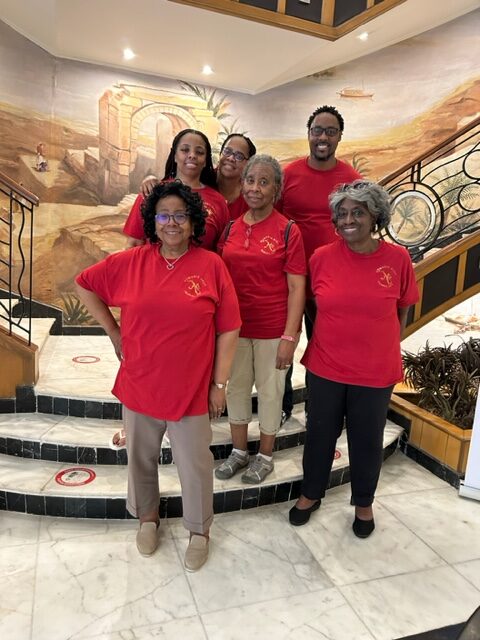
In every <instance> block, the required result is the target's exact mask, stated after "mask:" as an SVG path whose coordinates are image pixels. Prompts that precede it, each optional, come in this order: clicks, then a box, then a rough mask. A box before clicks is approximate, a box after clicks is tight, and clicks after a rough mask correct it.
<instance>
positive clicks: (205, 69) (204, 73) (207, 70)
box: [202, 64, 213, 76]
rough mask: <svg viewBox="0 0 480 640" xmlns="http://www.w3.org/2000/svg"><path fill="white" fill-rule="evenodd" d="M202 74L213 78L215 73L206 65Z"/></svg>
mask: <svg viewBox="0 0 480 640" xmlns="http://www.w3.org/2000/svg"><path fill="white" fill-rule="evenodd" d="M202 73H203V75H204V76H211V75H212V73H213V69H212V67H211V66H210V65H209V64H204V65H203V69H202Z"/></svg>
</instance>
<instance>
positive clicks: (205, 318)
mask: <svg viewBox="0 0 480 640" xmlns="http://www.w3.org/2000/svg"><path fill="white" fill-rule="evenodd" d="M205 219H206V213H205V211H204V208H203V206H202V201H201V199H200V197H199V196H198V195H197V194H196V193H194V192H193V191H192V190H191V189H190V188H189V187H187V186H185V185H183V184H182V183H180V182H163V183H160V184H158V185H157V186H156V187H155V188H154V189H153V192H152V193H151V195H150V196H149V197H148V198H147V200H146V202H145V206H144V208H143V222H144V230H145V236H146V238H147V239H148V240H149V242H148V243H146V244H144V245H142V246H139V247H136V248H133V249H131V250H129V251H122V252H119V253H114V254H112V255H110V256H108V257H107V258H106V259H105V260H102V261H101V262H99V263H98V264H96V265H93V266H92V267H89V268H88V269H86V270H85V271H83V272H82V273H81V274H80V275H79V276H78V277H77V290H78V295H79V298H80V299H81V300H82V302H83V303H84V304H85V306H86V307H87V308H88V310H89V312H90V313H91V315H92V316H93V317H94V318H95V319H96V320H97V321H98V322H99V323H100V324H101V325H102V326H103V328H104V329H105V331H106V332H107V335H108V336H109V337H110V339H111V341H112V343H113V346H114V348H115V352H116V354H117V356H118V358H119V360H120V369H119V371H118V374H117V378H116V380H115V385H114V388H113V394H114V395H115V396H116V397H117V398H118V399H119V400H120V401H121V402H122V403H123V419H124V423H125V426H126V429H127V432H128V440H127V450H128V498H127V509H128V511H129V512H130V513H131V514H132V515H133V516H135V517H137V518H139V520H140V528H139V531H138V533H137V538H136V540H137V547H138V550H139V552H140V553H141V554H142V555H147V556H148V555H151V554H152V553H153V552H154V551H155V549H156V548H157V545H158V526H159V501H160V498H159V486H158V459H159V455H160V451H161V444H162V438H163V435H164V433H165V431H167V432H168V436H169V440H170V444H171V448H172V455H173V459H174V461H175V465H176V467H177V469H178V474H179V477H180V483H181V486H182V501H183V520H184V525H185V527H186V528H187V529H188V530H189V531H190V543H189V546H188V548H187V551H186V555H185V567H186V568H187V570H189V571H195V570H197V569H199V568H200V567H201V566H202V564H203V563H204V562H205V561H206V559H207V555H208V532H209V528H210V525H211V522H212V519H213V481H212V477H213V457H212V454H211V452H210V448H209V446H210V443H211V436H212V431H211V427H210V419H209V416H210V417H218V416H220V415H221V414H222V412H223V410H224V408H225V385H226V382H227V379H228V377H229V374H230V368H231V364H232V360H233V356H234V353H235V347H236V343H237V338H238V328H239V326H240V315H239V309H238V302H237V297H236V294H235V290H234V288H233V284H232V280H231V278H230V276H229V274H228V271H227V269H226V268H225V265H224V264H223V262H222V260H221V259H220V257H219V256H217V255H216V254H215V253H213V252H211V251H205V250H204V249H201V248H199V246H198V245H199V244H200V241H201V238H202V235H203V234H204V232H205ZM110 307H120V311H121V322H120V325H119V324H118V323H117V322H116V320H115V318H114V317H113V315H112V313H111V312H110Z"/></svg>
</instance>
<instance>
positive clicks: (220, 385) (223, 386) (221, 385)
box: [212, 380, 227, 389]
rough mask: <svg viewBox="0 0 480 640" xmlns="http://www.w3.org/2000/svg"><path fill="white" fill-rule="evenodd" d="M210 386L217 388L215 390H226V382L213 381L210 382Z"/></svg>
mask: <svg viewBox="0 0 480 640" xmlns="http://www.w3.org/2000/svg"><path fill="white" fill-rule="evenodd" d="M212 384H213V385H214V386H215V387H217V389H226V388H227V383H226V382H215V381H214V380H212Z"/></svg>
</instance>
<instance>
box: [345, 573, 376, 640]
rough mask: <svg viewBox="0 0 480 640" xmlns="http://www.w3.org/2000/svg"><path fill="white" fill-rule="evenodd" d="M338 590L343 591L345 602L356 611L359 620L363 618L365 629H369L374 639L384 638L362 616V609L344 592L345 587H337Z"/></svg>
mask: <svg viewBox="0 0 480 640" xmlns="http://www.w3.org/2000/svg"><path fill="white" fill-rule="evenodd" d="M344 586H349V585H344ZM337 589H338V591H339V592H340V593H341V595H342V596H343V598H344V599H345V602H347V603H348V605H349V607H350V608H351V609H352V611H353V612H354V613H355V615H356V616H357V618H358V619H359V620H361V622H362V624H363V626H364V627H365V629H367V631H368V633H369V634H370V635H371V636H372V638H373V639H374V640H383V639H382V638H381V637H380V636H378V635H377V634H376V633H375V632H374V630H373V629H372V628H371V626H370V625H369V624H368V623H367V620H365V619H364V617H363V616H362V614H361V613H360V611H359V610H358V609H357V608H356V607H355V606H354V604H353V603H352V602H351V601H350V599H349V598H348V596H347V594H346V593H345V592H344V589H343V588H342V587H340V586H338V587H337Z"/></svg>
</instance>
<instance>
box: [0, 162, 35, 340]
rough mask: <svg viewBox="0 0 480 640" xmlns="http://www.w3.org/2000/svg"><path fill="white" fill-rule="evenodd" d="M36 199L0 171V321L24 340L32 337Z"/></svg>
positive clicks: (10, 331) (0, 323) (9, 330)
mask: <svg viewBox="0 0 480 640" xmlns="http://www.w3.org/2000/svg"><path fill="white" fill-rule="evenodd" d="M38 203H39V200H38V198H37V196H35V195H34V194H33V193H30V191H27V190H26V189H24V188H23V187H22V186H21V185H20V184H18V183H17V182H15V181H14V180H12V179H11V178H9V177H8V176H7V175H5V174H4V173H2V172H1V171H0V325H1V326H3V327H4V328H6V329H7V330H8V332H9V333H10V334H12V333H15V334H16V335H20V336H22V337H24V338H25V339H26V340H27V341H28V344H30V343H31V340H32V268H33V210H34V207H36V206H37V205H38ZM14 310H15V311H14Z"/></svg>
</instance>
